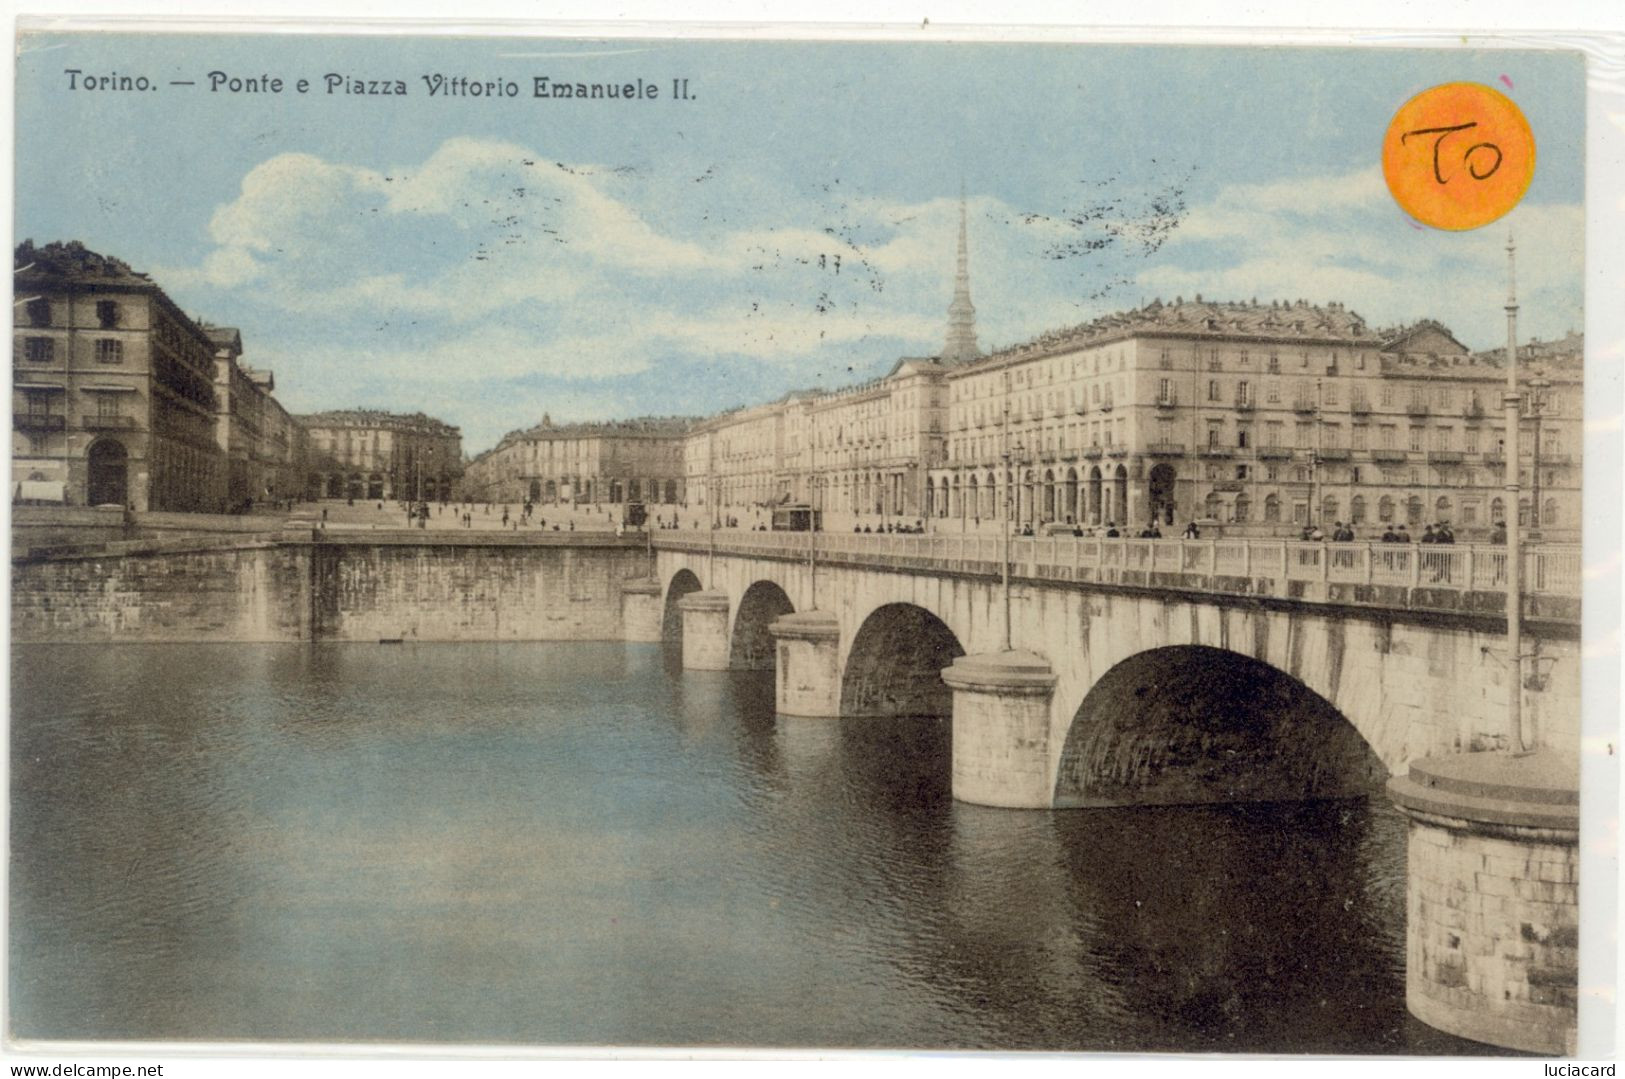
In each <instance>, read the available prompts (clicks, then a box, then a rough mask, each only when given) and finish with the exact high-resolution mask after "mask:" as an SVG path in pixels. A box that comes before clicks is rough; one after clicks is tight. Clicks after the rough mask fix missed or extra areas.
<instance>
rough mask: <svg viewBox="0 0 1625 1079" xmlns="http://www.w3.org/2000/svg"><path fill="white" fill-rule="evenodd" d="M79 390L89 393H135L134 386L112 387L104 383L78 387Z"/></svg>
mask: <svg viewBox="0 0 1625 1079" xmlns="http://www.w3.org/2000/svg"><path fill="white" fill-rule="evenodd" d="M79 388H80V389H81V390H88V391H89V392H91V393H134V392H136V390H135V387H134V386H119V385H113V384H110V383H106V382H102V383H97V384H93V385H90V386H80V387H79Z"/></svg>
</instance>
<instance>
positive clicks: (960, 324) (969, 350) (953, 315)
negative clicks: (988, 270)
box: [942, 184, 977, 364]
mask: <svg viewBox="0 0 1625 1079" xmlns="http://www.w3.org/2000/svg"><path fill="white" fill-rule="evenodd" d="M969 262H970V256H969V253H968V252H967V250H966V243H965V188H964V185H963V184H961V185H960V188H959V259H958V262H957V264H956V266H955V269H954V298H953V302H952V303H950V304H949V305H948V339H947V342H946V343H945V344H944V345H943V346H942V362H943V363H948V364H952V363H969V362H970V361H971V360H974V359H975V358H976V356H977V349H976V308H975V307H974V306H972V304H971V302H970V268H969Z"/></svg>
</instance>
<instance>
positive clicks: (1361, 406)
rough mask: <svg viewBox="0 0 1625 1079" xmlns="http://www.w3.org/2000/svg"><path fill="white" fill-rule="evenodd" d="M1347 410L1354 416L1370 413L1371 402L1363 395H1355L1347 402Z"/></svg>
mask: <svg viewBox="0 0 1625 1079" xmlns="http://www.w3.org/2000/svg"><path fill="white" fill-rule="evenodd" d="M1349 412H1350V414H1352V415H1355V416H1369V415H1371V402H1370V401H1367V400H1366V399H1365V398H1363V397H1356V398H1355V399H1354V400H1352V401H1350V402H1349Z"/></svg>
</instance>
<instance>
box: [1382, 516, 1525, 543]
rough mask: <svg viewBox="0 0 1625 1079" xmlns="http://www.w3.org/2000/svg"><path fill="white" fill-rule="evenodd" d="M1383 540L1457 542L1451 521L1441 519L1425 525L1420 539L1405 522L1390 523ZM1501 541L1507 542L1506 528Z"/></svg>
mask: <svg viewBox="0 0 1625 1079" xmlns="http://www.w3.org/2000/svg"><path fill="white" fill-rule="evenodd" d="M1490 541H1491V542H1492V543H1493V542H1497V541H1496V539H1495V536H1494V535H1491V536H1490ZM1382 542H1383V543H1455V542H1456V533H1455V531H1454V530H1453V529H1451V527H1450V522H1449V521H1441V522H1439V523H1438V524H1433V525H1424V526H1423V528H1422V535H1421V537H1420V538H1418V539H1412V538H1411V532H1410V529H1409V528H1407V527H1406V526H1405V524H1404V522H1401V523H1400V524H1399V526H1398V527H1397V528H1396V527H1395V526H1394V525H1389V526H1388V527H1387V528H1385V529H1383V533H1382ZM1499 542H1502V543H1505V542H1506V530H1505V529H1504V528H1502V530H1501V539H1500V541H1499Z"/></svg>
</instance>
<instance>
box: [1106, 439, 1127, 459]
mask: <svg viewBox="0 0 1625 1079" xmlns="http://www.w3.org/2000/svg"><path fill="white" fill-rule="evenodd" d="M1106 456H1107V457H1110V458H1112V459H1114V460H1118V461H1121V460H1122V459H1123V458H1125V457H1127V456H1128V447H1127V446H1125V445H1123V444H1122V443H1121V442H1118V443H1115V444H1113V445H1110V446H1107V447H1106Z"/></svg>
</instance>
